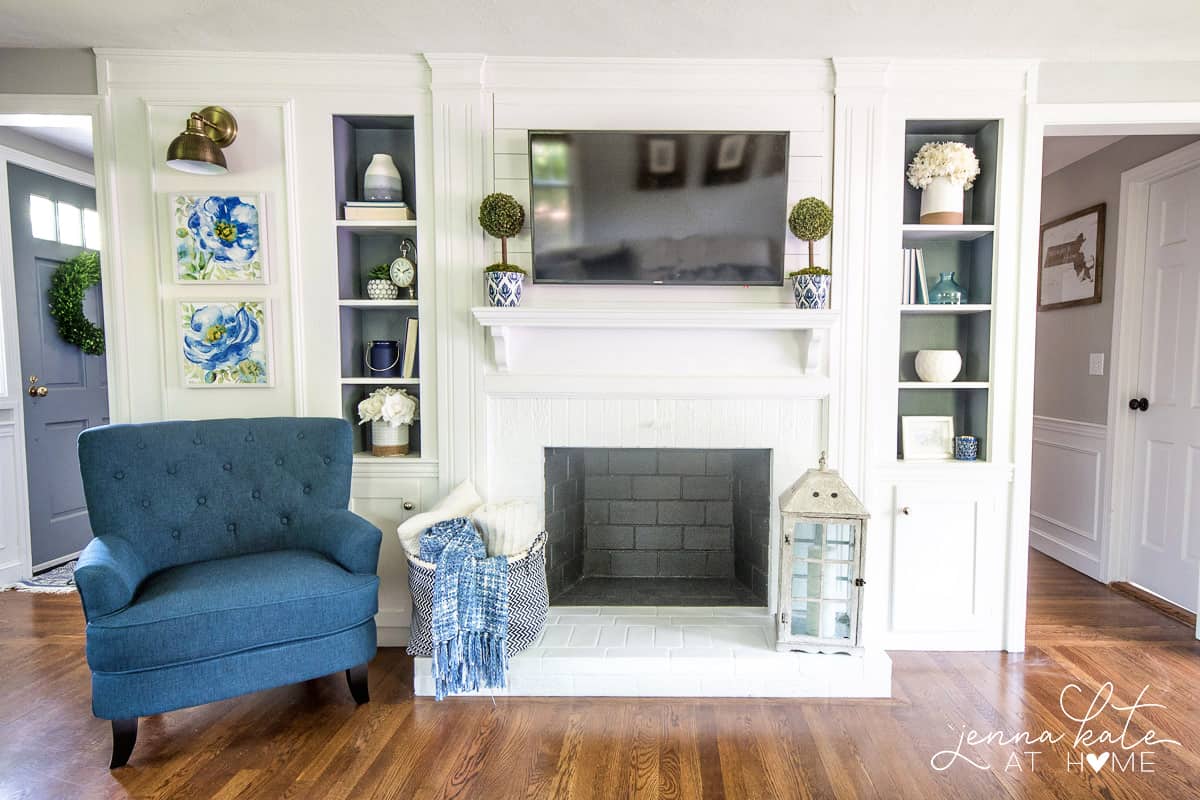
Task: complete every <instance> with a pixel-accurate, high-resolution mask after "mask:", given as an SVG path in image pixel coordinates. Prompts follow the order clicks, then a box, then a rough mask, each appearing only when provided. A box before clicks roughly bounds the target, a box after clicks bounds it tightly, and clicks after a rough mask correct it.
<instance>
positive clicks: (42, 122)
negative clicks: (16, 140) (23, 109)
mask: <svg viewBox="0 0 1200 800" xmlns="http://www.w3.org/2000/svg"><path fill="white" fill-rule="evenodd" d="M0 127H4V128H14V129H15V130H18V131H20V132H21V133H23V134H25V135H26V136H28V137H30V138H31V139H37V140H39V141H42V142H46V143H48V144H52V145H54V146H56V147H61V148H62V149H64V150H70V151H71V152H72V153H76V154H78V155H81V156H86V157H87V158H91V157H92V118H91V117H84V116H76V115H68V114H0Z"/></svg>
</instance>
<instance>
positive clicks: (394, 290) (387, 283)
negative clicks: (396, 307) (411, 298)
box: [367, 278, 400, 300]
mask: <svg viewBox="0 0 1200 800" xmlns="http://www.w3.org/2000/svg"><path fill="white" fill-rule="evenodd" d="M399 296H400V287H399V286H397V285H396V284H394V283H392V282H391V280H387V279H384V278H373V279H371V280H369V281H367V297H369V298H370V299H372V300H395V299H396V298H398V297H399Z"/></svg>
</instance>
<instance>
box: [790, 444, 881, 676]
mask: <svg viewBox="0 0 1200 800" xmlns="http://www.w3.org/2000/svg"><path fill="white" fill-rule="evenodd" d="M779 512H780V514H781V516H782V518H783V522H782V526H781V527H780V532H781V537H780V541H781V544H782V551H783V552H782V558H781V559H780V562H779V566H780V569H779V574H780V576H781V580H780V590H779V614H778V617H777V621H778V626H777V630H778V635H777V637H776V642H775V648H776V649H777V650H802V651H807V652H820V653H854V652H858V651H859V647H860V645H859V634H860V618H861V611H862V589H863V585H864V584H865V583H866V581H864V580H863V577H862V565H863V541H864V537H865V534H866V527H867V518H868V517H869V516H870V515H869V514H868V513H867V509H866V506H864V505H863V504H862V502H861V501H860V500H859V499H858V498H857V497H856V496H855V495H854V492H852V491H850V487H849V486H847V485H846V483H845V481H843V480H842V478H841V476H840V475H838V473H837V470H832V469H826V467H825V454H824V453H822V454H821V462H820V466H819V467H818V468H817V469H810V470H808V471H807V472H805V473H804V475H803V476H801V477H800V479H799V480H798V481H796V482H795V483H794V484H792V486H791V488H789V489H788V490H787V491H786V492H784V493H783V494H782V495H781V496H780V498H779Z"/></svg>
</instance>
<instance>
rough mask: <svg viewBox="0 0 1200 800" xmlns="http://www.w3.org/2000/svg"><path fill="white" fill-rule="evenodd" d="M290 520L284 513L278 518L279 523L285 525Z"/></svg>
mask: <svg viewBox="0 0 1200 800" xmlns="http://www.w3.org/2000/svg"><path fill="white" fill-rule="evenodd" d="M290 522H291V520H290V519H288V518H287V516H286V515H285V516H282V517H280V518H279V524H280V525H287V524H288V523H290Z"/></svg>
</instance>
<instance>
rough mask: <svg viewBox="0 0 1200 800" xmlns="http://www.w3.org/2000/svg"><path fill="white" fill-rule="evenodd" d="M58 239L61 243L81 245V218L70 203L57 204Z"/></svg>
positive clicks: (77, 210) (76, 209)
mask: <svg viewBox="0 0 1200 800" xmlns="http://www.w3.org/2000/svg"><path fill="white" fill-rule="evenodd" d="M58 240H59V241H60V242H62V243H63V244H73V245H76V246H82V245H83V218H82V216H81V214H80V213H79V209H78V208H76V207H75V206H73V205H71V204H70V203H63V202H59V204H58Z"/></svg>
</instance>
